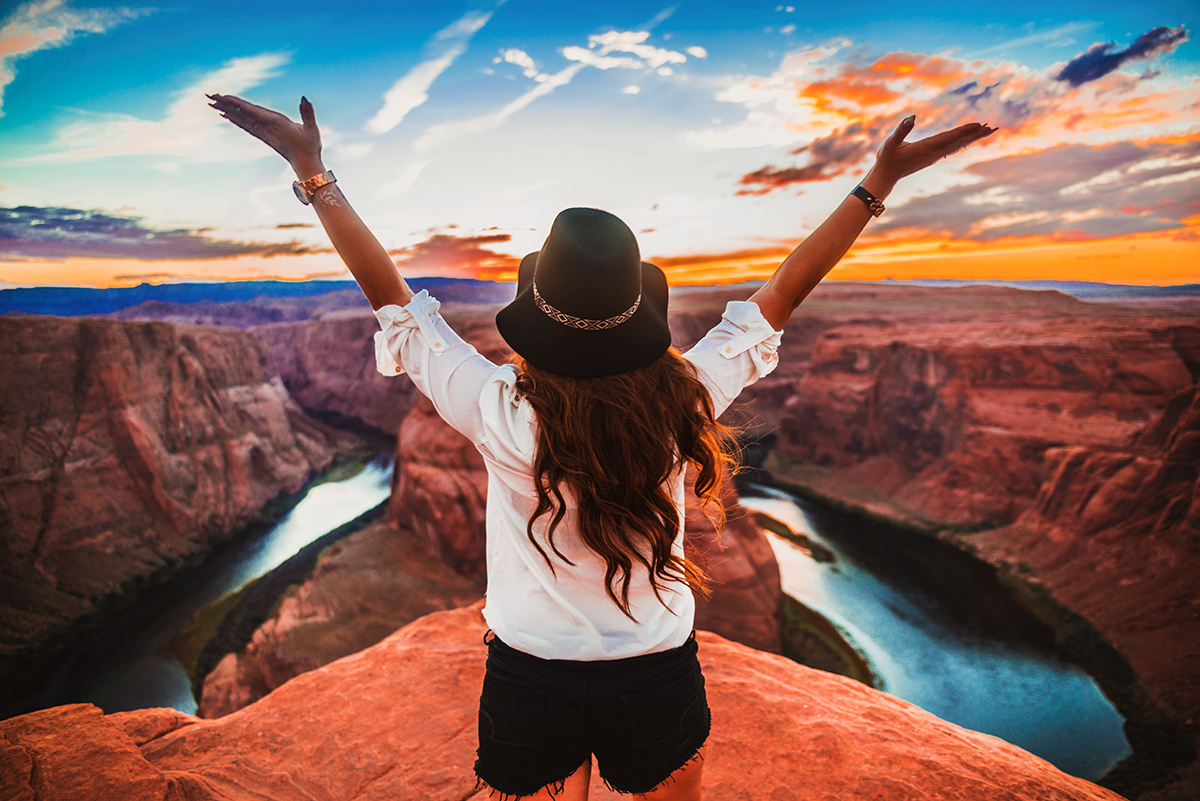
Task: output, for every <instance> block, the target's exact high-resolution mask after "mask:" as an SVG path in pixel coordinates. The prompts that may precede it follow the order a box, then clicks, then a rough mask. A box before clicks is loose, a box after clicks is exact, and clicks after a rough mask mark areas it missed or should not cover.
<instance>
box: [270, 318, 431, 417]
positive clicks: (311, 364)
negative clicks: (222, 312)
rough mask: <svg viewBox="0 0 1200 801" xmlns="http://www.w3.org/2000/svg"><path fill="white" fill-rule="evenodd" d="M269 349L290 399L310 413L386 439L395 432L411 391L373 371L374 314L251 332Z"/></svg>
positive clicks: (409, 384) (413, 391)
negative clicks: (352, 422)
mask: <svg viewBox="0 0 1200 801" xmlns="http://www.w3.org/2000/svg"><path fill="white" fill-rule="evenodd" d="M253 330H254V331H255V332H256V333H257V334H259V335H260V336H261V337H262V338H263V339H264V340H265V341H266V343H267V345H268V346H269V347H270V349H271V354H272V355H273V357H274V359H275V364H276V365H277V368H278V370H279V375H280V377H281V378H282V379H283V383H284V385H285V386H287V388H288V391H289V392H291V393H292V397H294V398H295V399H296V402H297V403H299V404H300V405H301V406H302V407H304V408H305V409H307V410H309V411H311V412H315V413H324V414H328V413H333V414H334V415H338V416H341V417H343V418H348V419H350V420H356V421H358V422H361V423H364V424H366V425H368V426H371V427H373V428H376V429H378V430H380V431H382V432H384V433H386V434H388V435H389V436H391V435H394V434H395V433H396V432H397V431H398V430H399V428H400V422H401V421H402V420H403V419H404V415H405V414H406V413H407V412H408V409H409V407H410V406H411V404H412V401H413V399H414V398H415V396H416V389H415V388H414V387H413V385H412V382H411V381H406V380H397V379H396V378H394V377H392V378H389V377H385V376H382V375H380V374H379V372H378V371H377V370H376V369H375V343H374V340H373V337H374V334H375V332H376V331H378V330H379V323H378V322H376V320H375V316H374V315H373V314H371V313H370V311H369V310H368V311H366V312H346V313H344V314H342V315H337V316H331V317H329V318H326V319H322V320H308V321H304V322H295V323H279V324H277V325H262V326H258V327H257V328H254V329H253Z"/></svg>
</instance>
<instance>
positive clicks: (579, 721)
mask: <svg viewBox="0 0 1200 801" xmlns="http://www.w3.org/2000/svg"><path fill="white" fill-rule="evenodd" d="M209 97H210V99H211V101H212V106H213V107H214V108H216V109H217V110H218V111H220V112H221V113H222V115H223V116H224V117H225V118H226V119H228V120H230V121H231V122H233V123H234V124H235V125H237V126H238V127H240V128H242V129H244V130H246V131H247V132H249V133H250V134H252V135H253V136H255V137H257V138H258V139H260V140H262V141H263V142H265V143H266V144H268V145H270V146H271V147H272V148H274V149H275V150H276V151H277V152H278V153H279V154H280V155H282V156H283V157H284V158H285V159H287V160H288V162H289V163H290V164H291V166H292V168H293V169H294V170H295V173H296V176H297V179H298V180H297V181H296V183H295V184H294V188H295V190H296V194H297V196H298V197H299V199H300V200H301V202H303V203H306V204H307V203H311V204H312V206H313V207H314V208H315V209H316V211H317V216H318V217H319V218H320V220H321V223H322V224H323V225H324V227H325V230H326V232H327V233H328V235H329V238H330V239H331V240H332V242H333V245H334V247H335V248H336V249H337V251H338V253H339V255H341V257H342V259H343V260H344V261H345V263H346V265H347V267H349V268H350V271H351V272H352V273H353V275H354V277H355V278H356V279H357V280H358V283H359V285H360V286H361V287H362V290H363V293H364V294H365V295H366V297H367V299H368V300H369V301H370V303H371V306H372V307H373V308H374V309H375V314H376V316H377V317H378V319H379V321H380V324H381V327H382V331H381V332H380V333H378V334H376V335H375V340H376V360H377V366H378V368H379V369H380V371H381V372H383V373H384V374H390V375H395V374H398V373H401V372H407V373H408V374H409V375H410V376H411V378H412V380H413V381H414V382H415V383H416V385H417V386H418V388H419V389H420V390H421V391H422V392H424V393H425V394H426V395H427V396H428V397H429V398H430V399H431V400H432V401H433V403H434V405H435V406H436V407H437V409H438V412H439V413H440V414H441V415H442V416H443V417H444V418H445V419H446V421H447V422H448V423H450V425H452V426H453V427H454V428H456V429H457V430H458V431H460V432H462V433H463V434H464V435H466V436H467V437H468V438H470V439H471V441H472V442H473V443H474V444H475V446H476V447H477V448H478V450H479V451H480V453H481V454H482V455H483V457H484V461H485V464H486V465H487V472H488V507H487V565H488V588H487V606H486V609H485V610H484V615H485V617H486V619H487V622H488V625H489V626H490V627H491V631H490V632H489V639H488V661H487V673H486V676H485V679H484V687H483V693H482V695H481V698H480V711H479V751H478V760H477V762H476V764H475V772H476V774H477V776H478V778H479V780H480V782H482V783H483V784H484V785H486V786H488V787H490V788H491V789H492V790H493V791H498V792H500V793H501V794H503V795H504V796H506V797H521V798H539V799H540V798H557V799H571V800H574V799H586V798H587V793H588V784H589V781H590V778H591V769H592V760H593V757H594V758H595V761H596V763H597V765H598V767H599V770H600V774H601V776H602V778H603V779H604V780H605V781H606V782H607V783H608V784H609V786H611V787H613V788H614V789H616V790H617V791H619V792H622V793H628V794H633V795H635V796H637V797H639V798H646V799H652V801H667V800H668V799H699V798H700V797H701V796H700V784H701V776H702V772H703V768H704V754H705V748H704V743H705V741H706V739H707V737H708V733H709V723H710V714H709V709H708V704H707V701H706V700H705V695H704V679H703V677H702V676H701V674H700V666H699V662H698V660H697V658H696V644H695V640H694V636H693V632H692V621H693V614H694V600H693V591H695V592H699V593H701V594H704V593H705V577H704V573H703V571H702V570H701V569H700V568H699V567H697V566H696V565H695V564H694V563H693V562H692V561H691V560H690V559H688V558H687V556H686V555H685V553H684V550H683V534H682V528H683V526H682V510H683V498H684V478H683V475H684V470H685V469H686V467H687V466H688V465H691V466H692V467H694V468H695V471H696V492H697V494H698V496H699V497H700V498H701V500H702V501H703V502H705V504H706V505H707V506H708V507H709V508H710V509H713V510H715V514H716V515H717V516H719V515H720V510H721V506H720V501H719V498H718V493H719V491H720V487H721V481H722V478H723V475H724V468H725V463H726V458H725V456H724V455H723V454H722V452H721V449H720V441H719V438H720V435H721V427H720V426H719V425H718V424H717V423H716V418H717V417H718V416H719V415H720V414H721V413H722V412H723V411H724V410H725V409H726V408H727V407H728V406H729V404H730V403H732V402H733V400H734V398H735V397H736V396H737V395H738V393H739V392H740V391H741V389H742V388H743V387H745V386H746V385H748V384H751V383H753V382H754V381H756V380H757V379H758V378H760V377H761V376H763V375H766V374H767V373H768V372H770V371H771V369H773V368H774V366H775V364H776V362H777V357H776V355H775V351H776V348H777V346H778V344H779V336H780V334H779V332H780V330H781V329H782V328H783V326H784V324H785V323H786V322H787V320H788V318H789V317H790V316H791V313H792V311H793V310H794V309H795V308H796V307H797V306H798V305H799V304H800V302H801V301H802V300H803V299H804V298H805V297H806V296H807V295H808V293H809V292H811V291H812V289H813V288H814V287H815V286H816V285H817V283H818V282H819V281H820V280H821V279H822V278H823V277H824V276H825V274H826V273H828V272H829V270H831V269H832V268H833V267H834V265H836V264H837V263H838V261H839V260H840V259H841V258H842V256H843V255H844V254H845V252H846V251H847V250H848V249H849V247H850V245H851V244H852V243H853V242H854V240H855V239H856V238H857V236H858V234H859V233H860V232H861V231H862V229H863V227H864V226H865V225H866V223H867V221H868V220H869V219H870V218H871V216H872V215H875V216H878V215H879V214H880V213H881V212H882V210H883V203H882V200H883V198H886V197H887V195H888V194H889V193H890V192H891V190H892V188H893V187H894V186H895V184H896V182H897V181H898V180H900V179H901V178H903V177H904V176H906V175H909V174H911V173H914V172H916V171H917V170H920V169H923V168H925V167H927V166H929V165H930V164H933V163H934V162H936V161H937V160H938V159H940V158H944V157H945V156H947V155H949V154H950V153H953V152H955V151H957V150H960V149H962V148H964V147H966V146H967V145H969V144H971V143H973V142H975V141H978V140H979V139H982V138H983V137H985V136H988V135H990V134H991V133H992V132H993V130H994V129H992V128H989V127H988V126H986V125H980V124H978V123H972V124H969V125H964V126H961V127H959V128H955V129H953V130H951V131H946V132H944V133H941V134H938V135H936V136H932V137H930V138H928V139H924V140H921V141H918V142H912V143H908V142H905V141H904V139H905V137H906V136H907V134H908V133H909V132H910V131H911V130H912V129H913V126H914V124H915V117H909V118H908V119H906V120H904V121H903V122H901V123H900V125H899V126H898V127H897V128H896V130H895V132H894V133H893V134H892V135H891V136H890V137H889V138H888V139H887V141H885V142H884V144H883V146H882V147H881V148H880V151H879V154H878V157H877V160H876V163H875V165H874V167H873V168H872V169H871V171H870V172H869V173H868V174H867V176H866V177H865V178H864V179H863V181H862V184H861V185H860V186H859V187H857V188H856V189H855V190H854V192H853V193H851V195H850V196H849V197H847V198H846V199H845V200H844V201H843V202H842V204H841V205H840V206H839V207H838V208H837V209H836V210H835V211H834V213H833V214H832V215H831V216H830V217H829V219H828V220H826V221H825V222H824V223H823V224H822V225H821V226H820V227H819V228H818V229H817V230H816V231H815V232H813V234H812V235H810V236H809V237H808V238H807V239H806V240H805V241H804V242H803V243H802V244H801V245H800V246H799V247H797V248H796V249H795V250H794V251H793V252H792V254H791V255H790V256H788V257H787V259H785V260H784V262H783V264H782V265H781V266H780V267H779V269H778V270H777V271H776V272H775V274H774V275H773V276H772V277H771V279H770V281H768V282H767V284H766V285H765V286H763V287H762V288H761V289H759V290H758V291H757V292H755V293H754V295H753V296H752V297H751V298H750V300H749V301H748V302H733V303H730V304H729V306H728V308H727V309H726V312H725V315H724V317H723V319H722V321H721V323H720V324H718V325H717V326H716V328H714V329H713V330H712V331H710V332H709V333H708V335H707V336H705V337H704V339H702V340H701V341H700V342H699V343H698V344H697V345H696V346H694V347H693V348H692V349H691V350H689V351H688V353H687V354H685V355H680V354H679V353H677V352H676V351H674V350H673V349H672V348H671V347H670V333H669V331H668V329H667V285H666V280H665V278H664V277H663V274H662V272H661V271H660V270H658V268H656V267H654V266H653V265H651V264H647V263H645V262H642V261H641V258H640V256H639V252H638V247H637V241H636V239H635V238H634V235H633V233H632V232H631V231H630V230H629V228H628V227H627V226H626V225H625V224H624V223H623V222H621V221H620V220H619V219H617V218H616V217H614V216H613V215H611V214H608V213H607V212H603V211H599V210H596V209H567V210H566V211H564V212H562V213H561V214H560V215H559V216H558V218H557V219H556V220H555V221H554V225H553V226H552V227H551V230H550V234H549V235H548V237H547V239H546V243H545V245H544V246H543V247H542V249H541V250H540V251H539V252H537V253H532V254H530V255H529V256H526V257H525V258H524V259H523V260H522V262H521V266H520V269H519V271H518V280H517V296H516V299H515V300H514V301H513V302H512V303H511V304H509V305H508V306H506V307H505V308H504V309H503V310H501V311H500V313H499V314H497V316H496V324H497V327H498V328H499V330H500V333H501V335H502V336H503V337H504V338H505V340H506V341H507V342H508V344H509V345H510V346H511V347H512V349H513V350H514V351H515V352H516V353H517V355H518V356H519V357H520V361H519V363H518V364H517V365H511V364H510V365H495V364H493V363H491V362H489V361H488V360H487V359H485V358H484V357H482V356H480V355H479V354H478V353H477V352H476V351H475V350H474V348H472V347H471V346H470V345H467V344H466V343H465V342H463V341H462V340H461V339H460V338H459V337H458V336H457V335H456V334H455V333H454V332H453V331H452V330H451V329H450V328H449V327H448V326H447V325H446V322H445V320H443V319H442V317H441V316H440V315H439V314H438V302H437V301H436V300H434V299H433V298H431V297H429V295H428V293H426V292H421V293H420V294H415V295H414V293H413V292H412V291H411V290H410V289H409V287H408V285H407V284H406V283H405V282H404V280H403V279H402V278H401V277H400V275H399V274H398V273H397V271H396V268H395V266H394V265H393V263H392V261H391V259H390V258H389V257H388V255H387V253H386V252H385V251H384V249H383V248H382V247H381V246H380V245H379V243H378V241H377V240H376V239H375V237H374V236H373V235H372V234H371V232H370V231H369V230H368V229H367V228H366V226H365V225H364V224H363V223H362V221H361V220H360V219H359V218H358V215H357V214H355V212H354V211H353V210H352V209H351V208H350V205H349V204H348V203H347V202H346V199H345V197H344V195H343V194H342V193H341V190H340V189H339V188H338V187H337V185H336V182H335V179H334V177H333V174H332V173H331V172H327V171H326V169H325V165H324V163H323V162H322V160H321V137H320V133H319V131H318V129H317V124H316V118H315V115H314V112H313V107H312V105H311V104H310V103H309V102H308V100H307V99H305V98H301V101H300V118H301V122H300V123H299V124H297V123H295V122H293V121H292V120H290V119H288V118H287V117H285V116H283V115H282V114H279V113H277V112H274V111H270V110H268V109H265V108H262V107H260V106H256V105H254V104H252V103H248V102H246V101H244V100H241V99H239V98H236V97H231V96H224V95H210V96H209Z"/></svg>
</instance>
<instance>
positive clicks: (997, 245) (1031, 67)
mask: <svg viewBox="0 0 1200 801" xmlns="http://www.w3.org/2000/svg"><path fill="white" fill-rule="evenodd" d="M1197 17H1200V7H1198V6H1197V5H1196V4H1195V2H1194V0H1168V1H1167V2H1153V1H1151V2H1146V3H1129V2H1122V3H1119V4H1118V3H1111V2H1108V0H1098V1H1094V2H1086V3H1084V2H1073V3H1054V2H1044V0H1043V1H1042V2H1030V1H1029V0H1009V1H1008V2H1004V3H995V4H978V3H963V2H960V1H958V0H956V1H955V2H945V1H943V2H921V1H920V0H914V2H909V3H895V2H887V3H880V2H873V1H872V0H862V2H855V3H822V4H813V5H807V4H797V5H794V6H793V5H780V4H778V3H775V2H730V1H729V0H720V1H710V0H684V1H683V2H679V3H677V4H675V5H662V4H655V3H648V2H635V1H634V0H614V1H613V2H608V3H604V4H598V3H588V4H584V3H562V2H561V0H556V1H555V2H548V1H546V0H500V2H496V0H488V1H487V2H474V3H463V2H430V1H428V0H423V1H422V2H410V1H408V0H399V1H397V0H393V1H392V2H356V1H355V0H340V1H339V2H336V3H331V2H321V3H317V2H310V1H309V0H291V2H287V3H283V2H269V3H255V2H245V0H237V2H234V1H233V0H229V1H227V0H205V2H198V1H197V0H176V2H173V3H170V4H163V5H146V6H115V5H109V4H104V3H85V2H77V1H76V0H34V1H33V2H25V3H12V2H8V3H0V288H3V287H11V286H38V285H82V286H99V287H111V286H131V285H136V284H138V283H142V282H152V283H161V282H171V281H197V280H242V279H262V278H283V279H288V280H303V279H312V278H344V277H347V273H346V272H345V269H344V267H343V266H342V265H341V262H340V261H339V259H338V257H337V255H336V253H334V252H333V251H332V250H331V249H330V247H329V243H328V240H327V239H326V238H325V235H324V233H323V232H322V230H321V229H320V227H319V224H318V223H317V221H316V217H315V214H314V212H313V211H312V209H311V208H307V207H304V206H302V205H301V204H300V203H299V202H297V200H296V198H295V196H294V195H293V193H292V188H291V182H292V180H293V179H294V176H293V175H292V174H291V171H290V169H289V167H288V166H287V165H286V163H285V162H284V161H283V160H282V159H280V158H279V157H278V156H277V155H276V154H275V153H274V152H273V151H271V150H269V149H268V148H267V147H265V146H264V145H262V144H261V143H260V142H258V141H256V140H254V139H252V138H250V137H248V136H247V135H246V134H245V133H243V132H242V131H240V130H238V129H236V128H234V127H233V126H232V125H230V124H229V123H227V122H225V121H223V120H222V119H221V118H220V116H219V115H218V114H217V113H216V112H215V111H213V110H212V109H210V108H209V107H208V106H207V101H206V99H205V97H204V94H205V93H206V92H219V93H226V94H237V95H240V96H243V97H246V98H247V99H249V100H252V101H254V102H256V103H260V104H262V105H267V106H270V107H272V108H277V109H279V110H281V111H284V112H285V113H288V114H290V115H291V116H293V117H298V112H297V110H296V109H297V104H298V102H299V99H300V97H301V95H305V96H307V97H308V98H309V100H311V101H312V103H313V105H314V106H315V108H316V113H317V119H318V122H319V123H320V125H321V130H322V136H323V141H324V156H325V163H326V166H327V167H329V168H330V169H332V170H334V172H335V173H336V175H337V178H338V184H339V186H340V187H341V188H342V190H343V191H344V192H345V194H346V195H347V197H348V198H349V200H350V202H351V203H352V204H353V205H354V207H355V208H356V209H357V210H358V212H359V213H360V215H361V216H362V217H363V218H364V220H365V221H366V222H367V224H368V225H369V226H370V227H371V228H372V230H373V231H374V232H375V233H376V235H377V236H378V238H379V240H380V241H381V242H382V243H383V245H384V246H385V247H386V248H387V249H388V250H389V252H390V253H391V254H392V256H393V258H394V259H395V260H396V262H397V264H398V265H399V266H400V268H401V270H402V272H404V273H405V274H407V275H412V276H421V275H447V276H460V277H479V278H488V279H496V280H511V279H512V278H513V277H514V275H515V269H516V265H517V263H518V261H519V259H520V257H521V256H522V255H524V254H525V253H528V252H530V251H533V250H536V249H537V248H538V247H539V246H540V244H541V242H542V240H543V239H544V237H545V235H546V233H547V231H548V230H549V227H550V224H551V222H552V221H553V219H554V216H555V214H557V212H558V211H560V210H561V209H563V208H567V207H570V206H591V207H597V208H604V209H607V210H609V211H612V212H613V213H615V214H617V215H618V216H620V217H621V218H622V219H624V220H625V221H626V222H627V223H629V225H630V227H631V228H632V229H633V230H634V231H635V232H637V234H638V238H639V242H640V245H641V250H642V256H643V258H645V259H647V260H649V261H653V262H654V263H656V264H658V265H659V266H660V267H662V268H663V269H664V270H665V271H666V272H667V274H668V277H669V278H670V280H671V281H672V283H674V284H697V283H711V282H717V283H725V282H735V281H743V280H748V279H756V278H762V277H766V276H768V275H769V274H770V273H771V271H772V270H773V269H774V268H775V267H776V266H777V265H778V264H779V262H780V261H781V260H782V259H783V257H784V256H786V254H787V253H788V252H789V251H790V250H791V249H792V248H793V247H795V245H796V244H798V243H799V242H800V241H802V240H803V239H804V237H805V236H806V235H808V234H809V233H811V231H812V230H813V229H814V228H815V227H816V226H817V225H818V224H819V223H820V222H821V220H822V219H824V217H825V216H826V215H827V214H828V213H829V212H830V211H832V210H833V209H834V208H835V207H836V206H837V205H838V203H840V202H841V200H842V198H843V197H844V196H845V194H846V193H848V192H849V191H850V190H851V189H853V188H854V186H855V185H856V183H857V181H858V179H859V178H861V177H862V175H863V174H864V173H865V171H866V170H867V169H868V168H869V167H870V165H871V163H872V160H873V154H874V152H875V150H876V149H877V148H878V146H879V144H880V143H881V142H882V140H883V138H884V137H885V136H886V135H887V133H888V132H889V131H890V130H891V129H892V128H893V127H894V126H895V125H896V124H897V123H898V122H899V121H900V120H901V119H903V118H904V117H906V116H908V115H909V114H916V115H917V128H916V130H915V131H914V133H913V134H912V136H911V137H910V139H916V138H920V137H922V136H927V135H930V134H932V133H935V132H937V131H938V130H941V129H944V128H947V127H952V126H954V125H958V124H961V123H964V122H972V121H977V122H983V123H989V124H991V125H993V126H998V127H999V128H1000V130H999V132H998V133H996V134H995V135H993V136H992V137H990V138H989V139H987V140H986V141H984V142H983V143H980V144H978V145H976V146H974V147H972V148H970V149H968V150H966V151H964V152H961V153H958V154H956V155H954V156H952V157H951V158H950V159H947V160H945V161H942V162H940V163H939V164H937V165H935V166H934V167H932V168H930V169H928V170H926V171H924V172H922V173H919V174H918V175H916V176H913V177H910V178H908V179H905V181H904V182H902V183H901V184H900V186H899V187H898V188H897V190H896V191H895V192H894V193H893V194H892V196H891V197H890V198H889V199H888V203H887V206H888V208H887V211H886V212H885V213H884V215H883V216H882V217H881V218H879V219H878V220H875V221H873V222H872V223H871V224H870V225H869V226H868V228H867V230H866V232H865V233H864V235H863V236H862V237H861V238H860V240H859V244H858V245H857V246H856V247H855V249H854V250H853V251H851V253H850V254H849V256H847V258H846V259H845V260H843V262H842V264H841V265H839V267H837V268H836V269H835V270H834V271H833V273H831V275H830V277H831V278H832V279H841V280H881V279H888V278H891V279H898V280H904V279H912V278H954V279H993V280H1030V279H1058V280H1085V281H1102V282H1108V283H1123V284H1161V285H1166V284H1183V283H1196V282H1200V180H1198V179H1200V48H1198V46H1197V42H1196V41H1194V38H1195V36H1194V31H1195V28H1196V24H1197V22H1198V19H1197Z"/></svg>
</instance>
